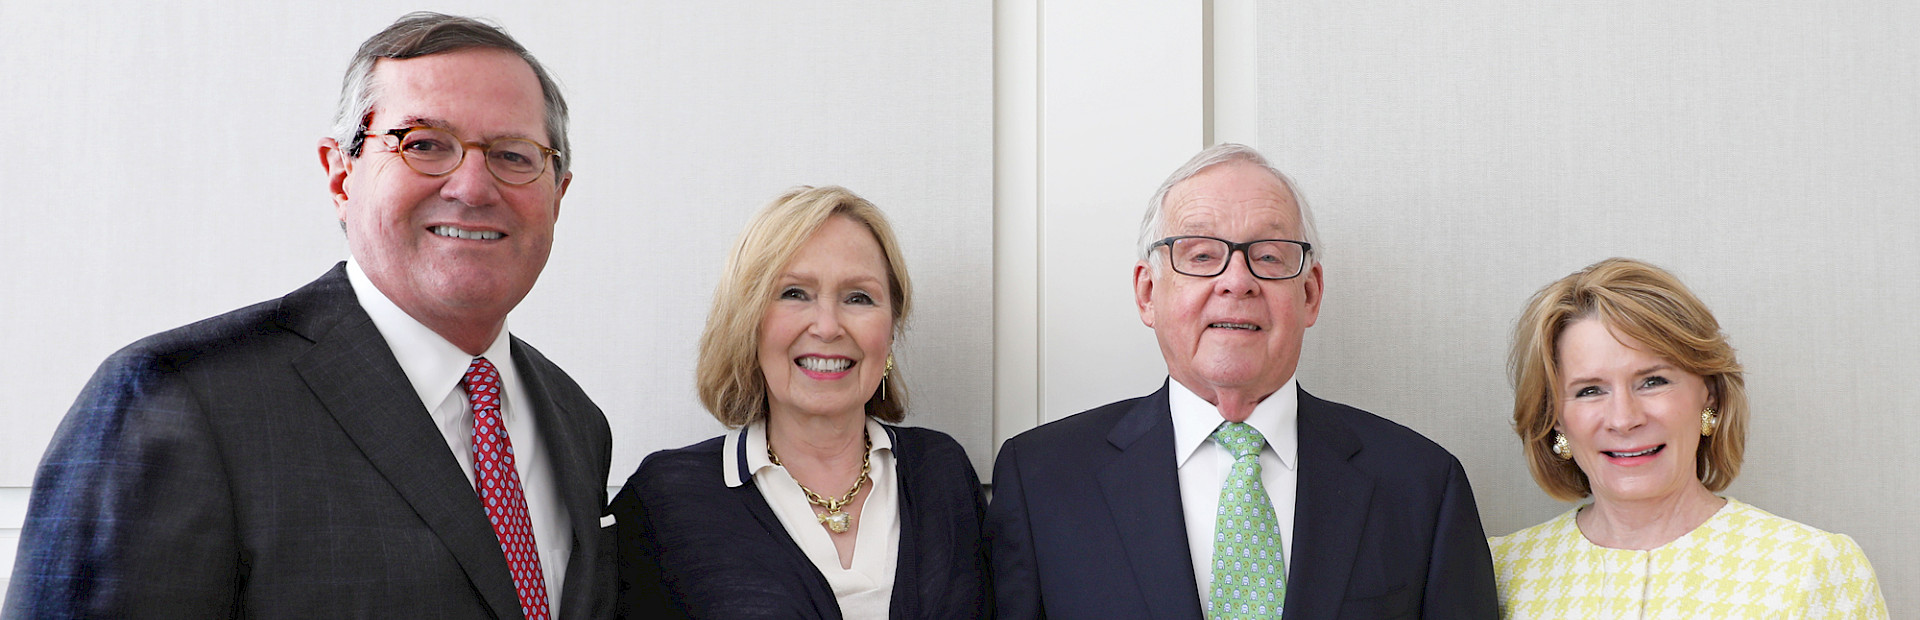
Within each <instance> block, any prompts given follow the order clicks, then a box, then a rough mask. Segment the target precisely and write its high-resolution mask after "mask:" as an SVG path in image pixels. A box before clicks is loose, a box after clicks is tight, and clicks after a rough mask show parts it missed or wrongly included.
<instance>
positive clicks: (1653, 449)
mask: <svg viewBox="0 0 1920 620" xmlns="http://www.w3.org/2000/svg"><path fill="white" fill-rule="evenodd" d="M1665 447H1666V446H1665V445H1659V446H1654V447H1651V448H1647V449H1645V450H1641V451H1639V452H1607V456H1611V457H1614V458H1622V459H1624V458H1632V457H1636V456H1646V455H1649V454H1653V453H1655V452H1659V451H1660V449H1661V448H1665Z"/></svg>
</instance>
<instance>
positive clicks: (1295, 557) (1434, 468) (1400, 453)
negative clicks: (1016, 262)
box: [987, 385, 1499, 620]
mask: <svg viewBox="0 0 1920 620" xmlns="http://www.w3.org/2000/svg"><path fill="white" fill-rule="evenodd" d="M1298 425H1299V433H1300V444H1299V445H1300V454H1299V458H1300V465H1299V472H1298V475H1299V483H1298V484H1299V486H1298V487H1297V489H1298V490H1297V493H1296V495H1295V498H1294V517H1293V524H1294V525H1293V528H1294V535H1293V541H1294V542H1293V544H1294V548H1293V550H1292V553H1291V558H1292V562H1291V565H1290V569H1289V571H1288V576H1287V595H1286V611H1285V615H1284V616H1283V617H1285V618H1287V619H1289V620H1304V619H1307V618H1365V619H1369V620H1377V619H1382V618H1495V617H1497V616H1498V614H1499V609H1498V605H1497V602H1496V599H1495V596H1494V581H1493V561H1492V559H1491V557H1490V556H1489V554H1488V552H1487V542H1486V537H1485V535H1484V534H1483V533H1482V531H1481V528H1480V514H1479V511H1478V509H1477V508H1476V507H1475V506H1474V502H1473V491H1472V489H1471V488H1470V487H1469V486H1468V484H1467V476H1466V473H1465V472H1464V471H1463V470H1462V469H1461V468H1460V462H1459V461H1458V460H1456V459H1454V457H1453V455H1451V454H1448V453H1447V451H1446V450H1445V449H1443V448H1441V447H1440V446H1439V445H1436V444H1434V443H1433V442H1432V441H1429V440H1427V438H1425V437H1422V436H1420V434H1418V433H1415V432H1413V431H1412V430H1409V429H1407V428H1406V427H1403V426H1400V425H1398V424H1395V423H1393V422H1390V421H1387V420H1385V419H1383V418H1380V417H1379V416H1375V415H1373V414H1371V413H1367V412H1365V411H1361V410H1359V409H1355V408H1352V407H1348V406H1346V405H1341V404H1338V403H1332V402H1327V401H1324V400H1320V399H1318V398H1314V397H1313V396H1312V395H1311V394H1308V393H1307V392H1306V391H1305V390H1301V391H1300V409H1299V422H1298ZM1173 450H1174V447H1173V416H1172V413H1171V411H1170V410H1169V409H1168V401H1167V387H1166V386H1165V385H1162V386H1161V388H1160V391H1158V392H1155V393H1154V394H1153V395H1152V396H1147V397H1145V398H1136V399H1132V400H1126V401H1121V402H1117V403H1113V404H1110V405H1106V406H1103V407H1099V408H1096V409H1092V410H1089V411H1086V412H1083V413H1079V414H1076V415H1073V416H1070V417H1067V418H1065V419H1062V420H1058V421H1055V422H1052V423H1050V424H1046V425H1043V426H1040V427H1039V428H1035V429H1033V430H1030V431H1027V432H1025V433H1022V434H1020V435H1019V436H1017V437H1014V438H1013V439H1010V440H1007V442H1006V444H1005V445H1004V446H1002V447H1001V449H1000V456H999V458H998V459H996V461H995V463H994V470H993V482H994V493H993V495H994V497H993V506H992V507H991V508H989V509H988V513H987V538H988V541H989V544H990V545H991V547H992V553H993V571H994V575H993V579H994V590H995V597H996V599H997V601H998V603H999V615H1000V617H1001V618H1011V619H1024V618H1041V617H1050V618H1168V619H1176V618H1177V619H1189V620H1200V619H1201V617H1202V613H1201V609H1200V594H1199V590H1198V587H1197V585H1196V584H1195V579H1194V574H1193V560H1192V555H1191V553H1190V552H1189V551H1188V548H1187V534H1186V531H1187V529H1186V521H1185V516H1184V514H1183V512H1182V510H1181V503H1180V481H1179V474H1178V471H1177V469H1176V467H1175V460H1174V453H1173Z"/></svg>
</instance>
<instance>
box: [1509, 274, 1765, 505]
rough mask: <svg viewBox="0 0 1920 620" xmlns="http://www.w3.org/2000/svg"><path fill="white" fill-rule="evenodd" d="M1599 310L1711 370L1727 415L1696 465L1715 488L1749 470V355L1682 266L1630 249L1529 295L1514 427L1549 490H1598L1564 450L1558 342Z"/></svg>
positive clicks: (1644, 339) (1611, 325) (1516, 359)
mask: <svg viewBox="0 0 1920 620" xmlns="http://www.w3.org/2000/svg"><path fill="white" fill-rule="evenodd" d="M1589 318H1593V319H1598V320H1599V321H1600V322H1601V324H1603V325H1605V326H1607V328H1608V329H1611V330H1613V331H1614V332H1616V333H1618V334H1621V335H1623V336H1627V337H1629V338H1632V339H1634V340H1636V341H1639V342H1640V343H1641V344H1642V345H1643V346H1645V347H1647V349H1648V350H1649V351H1650V352H1652V353H1654V354H1656V355H1659V356H1660V357H1662V358H1665V359H1666V360H1667V361H1669V362H1671V363H1673V364H1674V365H1675V366H1677V367H1679V368H1680V369H1682V370H1685V371H1687V372H1690V373H1693V374H1696V375H1699V376H1700V377H1701V378H1703V379H1705V380H1706V383H1707V389H1708V391H1709V394H1710V396H1709V398H1711V399H1713V401H1715V402H1716V404H1717V407H1716V409H1717V410H1718V411H1719V415H1720V423H1719V426H1718V428H1716V429H1715V430H1714V433H1713V436H1711V437H1701V438H1700V449H1699V450H1698V451H1696V452H1695V462H1694V473H1695V475H1696V476H1698V477H1699V478H1700V482H1701V483H1702V484H1705V485H1706V487H1707V490H1709V491H1720V490H1723V489H1726V488H1727V485H1728V484H1731V483H1732V482H1733V478H1734V477H1735V476H1738V475H1739V474H1740V461H1741V458H1742V456H1743V455H1744V454H1745V452H1746V447H1747V413H1748V409H1747V388H1746V379H1744V378H1743V377H1742V375H1741V368H1740V362H1739V360H1737V359H1735V358H1734V352H1733V346H1732V345H1731V344H1728V343H1727V337H1726V334H1724V333H1721V332H1720V323H1719V321H1716V320H1714V318H1713V313H1712V312H1710V311H1708V310H1707V307H1706V305H1705V304H1702V303H1700V299H1699V298H1697V297H1694V295H1693V293H1692V292H1691V291H1688V290H1687V287H1686V285H1683V284H1681V283H1680V280H1679V279H1678V278H1675V277H1673V274H1671V273H1667V272H1666V271H1664V270H1662V269H1660V268H1659V267H1655V266H1653V265H1649V264H1647V263H1644V262H1640V261H1637V260H1633V259H1628V258H1609V259H1607V260H1603V261H1600V262H1597V263H1594V264H1592V265H1589V266H1587V268H1585V269H1581V270H1580V271H1576V272H1574V273H1572V274H1570V275H1568V276H1566V277H1564V278H1561V279H1559V280H1558V281H1556V282H1554V283H1553V284H1549V285H1547V286H1546V288H1542V289H1540V292H1538V293H1534V295H1533V298H1532V299H1531V300H1529V301H1528V302H1527V310H1526V312H1524V313H1522V314H1521V315H1520V323H1519V324H1518V325H1517V326H1516V327H1515V328H1514V334H1513V351H1512V352H1511V354H1510V356H1509V357H1508V359H1507V372H1508V375H1509V377H1510V378H1511V379H1512V381H1513V430H1514V432H1515V433H1517V434H1519V435H1520V443H1521V445H1522V446H1524V447H1525V449H1526V457H1527V468H1528V469H1529V470H1531V471H1532V472H1533V480H1534V482H1535V483H1537V484H1539V485H1540V488H1541V489H1542V490H1545V491H1546V492H1547V494H1548V495H1551V496H1553V497H1554V498H1555V499H1559V500H1563V501H1573V500H1577V499H1580V498H1583V497H1586V496H1588V495H1589V494H1591V493H1592V492H1593V489H1592V487H1591V486H1590V484H1589V482H1588V480H1587V475H1586V473H1585V472H1582V471H1580V467H1579V466H1578V465H1576V464H1575V463H1574V461H1571V460H1563V459H1560V458H1559V457H1556V456H1554V454H1553V450H1552V449H1551V447H1550V446H1551V445H1552V443H1553V433H1554V430H1553V427H1554V425H1555V424H1556V423H1557V422H1558V420H1559V419H1560V411H1559V403H1560V400H1561V399H1560V398H1559V397H1558V395H1557V394H1556V393H1555V392H1556V390H1557V389H1558V386H1559V384H1560V376H1559V370H1560V369H1559V360H1558V359H1557V357H1556V355H1555V352H1556V351H1558V346H1559V339H1560V335H1561V334H1562V333H1564V332H1565V331H1566V328H1567V327H1568V326H1569V325H1572V324H1574V323H1576V322H1579V321H1581V320H1585V319H1589Z"/></svg>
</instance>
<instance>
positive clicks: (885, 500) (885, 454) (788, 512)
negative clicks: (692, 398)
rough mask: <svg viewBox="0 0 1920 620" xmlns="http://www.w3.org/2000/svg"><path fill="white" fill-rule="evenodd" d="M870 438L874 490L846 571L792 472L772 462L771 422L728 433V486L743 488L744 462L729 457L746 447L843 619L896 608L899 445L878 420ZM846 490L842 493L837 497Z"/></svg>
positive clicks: (761, 484)
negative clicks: (742, 445)
mask: <svg viewBox="0 0 1920 620" xmlns="http://www.w3.org/2000/svg"><path fill="white" fill-rule="evenodd" d="M867 436H868V437H869V438H871V439H872V440H873V449H872V451H871V452H870V453H869V454H868V459H869V464H870V465H871V466H872V467H871V473H869V474H868V478H869V479H870V480H872V482H873V486H872V488H870V489H868V490H866V491H862V492H863V493H868V495H867V500H866V504H864V505H863V506H862V507H861V510H860V515H859V523H858V527H859V533H858V534H856V536H857V538H856V539H855V540H854V544H853V565H852V567H851V568H840V552H839V551H838V550H836V549H835V548H834V546H833V539H832V538H831V537H830V536H829V534H828V533H827V528H826V526H823V525H821V524H820V521H819V519H818V518H817V517H815V516H814V512H813V506H812V505H811V504H809V503H807V495H806V493H805V492H803V491H801V490H800V483H799V482H797V481H795V480H794V479H793V476H792V475H791V474H788V473H787V468H785V467H781V466H778V465H774V464H773V461H772V460H771V459H768V458H767V428H766V422H764V421H762V422H755V423H753V424H749V425H747V426H744V427H741V428H739V429H735V430H732V431H728V432H727V439H726V446H725V449H724V450H722V451H721V452H720V454H721V455H722V460H723V461H724V463H723V467H724V468H725V477H726V480H727V486H730V487H737V486H740V484H741V483H742V480H743V479H744V477H743V476H741V475H740V471H739V461H737V460H735V459H733V458H729V457H731V456H732V455H737V454H740V453H741V450H740V449H739V448H740V442H742V441H745V442H746V450H745V453H746V461H747V463H746V466H747V471H750V472H752V475H753V484H754V487H755V488H757V489H759V490H760V496H761V497H764V498H766V500H767V505H768V506H771V507H772V508H773V514H774V515H775V516H777V517H779V518H780V524H781V525H783V526H786V529H787V535H788V536H790V537H792V538H793V542H794V543H795V544H798V545H799V546H800V550H801V551H803V552H805V553H806V554H807V559H809V560H812V561H813V565H814V567H815V568H818V569H820V574H821V575H824V576H826V578H827V585H828V586H830V587H832V588H833V596H834V598H835V599H837V600H838V601H839V602H840V615H841V616H843V617H846V618H885V617H887V613H888V608H889V606H890V605H891V604H892V603H893V574H894V568H895V564H896V562H897V561H898V559H899V556H900V504H899V487H900V483H899V477H898V476H896V475H895V474H894V461H893V441H892V438H891V437H890V436H889V435H887V430H886V428H885V427H882V426H881V425H880V423H879V422H877V421H874V420H873V419H872V418H868V419H867ZM838 492H841V491H836V493H838Z"/></svg>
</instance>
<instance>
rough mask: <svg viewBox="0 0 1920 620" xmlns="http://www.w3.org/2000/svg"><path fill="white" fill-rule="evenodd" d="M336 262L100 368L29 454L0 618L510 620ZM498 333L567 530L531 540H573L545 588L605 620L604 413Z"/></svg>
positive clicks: (496, 564) (452, 479) (507, 591)
mask: <svg viewBox="0 0 1920 620" xmlns="http://www.w3.org/2000/svg"><path fill="white" fill-rule="evenodd" d="M345 265H346V263H340V264H339V265H335V266H334V268H333V269H332V270H330V271H328V272H327V273H326V275H324V276H321V277H320V279H318V280H315V281H314V282H313V283H311V284H308V285H307V286H305V287H302V288H300V289H299V290H296V291H294V292H293V293H291V294H289V295H287V296H286V297H283V298H280V299H278V300H275V301H269V302H266V303H262V304H258V305H254V306H251V307H248V308H242V309H240V310H236V311H234V312H230V313H227V314H225V315H221V316H218V317H214V318H212V319H208V320H205V321H201V322H198V323H194V324H192V325H188V326H186V327H181V328H179V329H175V330H172V331H169V332H166V333H162V334H159V335H155V336H151V337H148V338H146V339H143V340H141V341H139V342H136V343H134V344H132V345H130V346H128V347H127V348H125V349H121V350H120V351H119V352H118V353H115V354H114V355H113V357H111V358H108V359H107V361H106V362H104V363H102V364H101V365H100V370H99V371H98V372H96V373H95V374H94V376H93V379H92V380H90V381H88V382H87V386H86V388H85V389H84V390H82V391H81V393H80V397H79V399H78V400H77V401H75V402H74V404H73V408H72V409H71V410H70V411H68V412H67V417H66V419H65V421H63V422H61V424H60V428H59V430H58V431H56V432H55V434H54V438H53V443H52V445H51V446H49V447H48V448H47V453H46V456H45V458H44V459H43V460H41V462H40V471H39V474H38V475H37V476H35V478H34V483H33V497H32V499H31V501H30V504H29V506H28V509H27V519H26V525H25V527H23V528H22V529H21V531H20V551H19V556H18V559H17V560H16V561H15V565H14V570H13V580H12V585H11V588H10V590H9V591H8V594H7V600H6V606H5V608H4V610H0V616H4V617H6V618H229V617H231V618H244V617H328V618H519V617H521V612H520V602H519V598H518V596H517V595H516V593H515V590H514V587H513V577H512V575H511V574H510V573H509V572H508V570H507V561H506V555H505V554H504V553H502V552H501V550H500V541H499V539H497V538H496V537H495V536H494V533H493V526H492V525H490V524H489V523H488V521H487V515H486V511H485V510H484V509H483V508H482V507H481V505H480V498H479V496H478V495H477V494H475V493H474V490H473V485H472V484H471V483H469V482H468V481H467V477H466V474H464V473H463V472H462V471H461V469H460V463H459V461H457V460H455V458H454V456H453V453H452V452H451V451H450V450H448V449H447V441H446V439H445V438H444V437H443V436H442V435H441V434H440V430H439V429H438V428H436V427H435V426H434V423H433V419H432V417H431V415H430V414H429V413H428V412H427V411H426V409H425V408H424V407H422V406H421V405H420V397H419V396H418V395H417V392H415V391H414V389H413V385H412V384H410V383H408V382H407V377H406V373H405V372H404V371H402V370H401V369H400V364H399V362H398V361H396V360H395V359H394V356H393V352H392V350H391V349H389V348H388V347H387V343H386V340H385V339H384V338H382V337H381V335H380V332H379V330H378V329H376V328H375V327H374V325H373V321H372V319H370V318H368V316H367V313H366V311H365V310H363V309H361V307H360V304H359V302H358V300H357V299H356V298H355V297H354V293H353V289H352V286H351V285H350V284H348V282H347V275H346V268H345ZM512 347H513V361H514V365H515V367H516V368H518V369H519V371H520V375H521V379H522V380H523V381H524V382H525V383H526V388H527V396H528V397H529V400H531V401H532V402H530V403H528V407H527V408H526V409H525V410H524V411H526V412H529V413H531V414H532V415H534V420H535V424H537V425H538V426H539V428H540V433H541V439H542V441H543V442H544V443H545V444H546V453H547V455H548V457H549V458H550V459H551V460H552V463H551V464H552V466H553V467H554V480H555V482H556V483H558V484H559V486H560V489H559V491H560V494H559V497H560V500H561V502H562V503H563V504H564V508H565V510H566V512H565V514H566V515H567V518H568V520H569V521H570V522H571V524H572V527H573V540H570V541H544V540H543V541H539V544H542V545H549V544H560V545H569V546H571V548H572V551H571V558H570V559H569V561H568V563H567V575H566V582H565V585H564V590H565V591H564V592H554V593H549V595H550V596H554V597H555V598H556V599H557V600H559V601H560V602H561V606H560V612H561V613H562V614H563V615H564V616H565V617H567V618H592V617H604V616H608V615H611V614H612V600H611V599H612V596H611V594H612V589H613V584H614V581H613V577H612V572H613V570H612V556H611V554H610V553H609V552H610V550H611V548H610V546H607V545H603V544H602V542H601V540H602V539H601V536H600V532H601V530H600V522H599V520H600V515H601V514H602V508H603V507H604V506H605V502H606V494H607V491H606V487H605V486H604V484H605V483H603V482H602V481H603V480H606V477H607V467H608V465H609V463H610V461H611V454H612V440H611V439H610V437H609V433H608V430H607V420H606V418H605V417H604V416H603V415H601V413H600V409H599V408H597V407H595V406H594V404H593V402H592V401H591V400H588V398H587V396H586V394H585V393H583V392H581V390H580V386H578V385H576V384H574V382H573V380H572V379H570V378H568V377H567V374H566V373H565V372H562V371H561V370H560V368H559V367H558V366H555V365H554V364H553V362H550V361H547V358H545V357H543V356H541V355H540V352H539V351H535V350H534V349H533V347H530V346H527V344H526V343H524V342H521V341H520V340H519V339H517V338H516V339H514V340H513V344H512ZM447 387H448V389H452V387H453V386H447Z"/></svg>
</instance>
